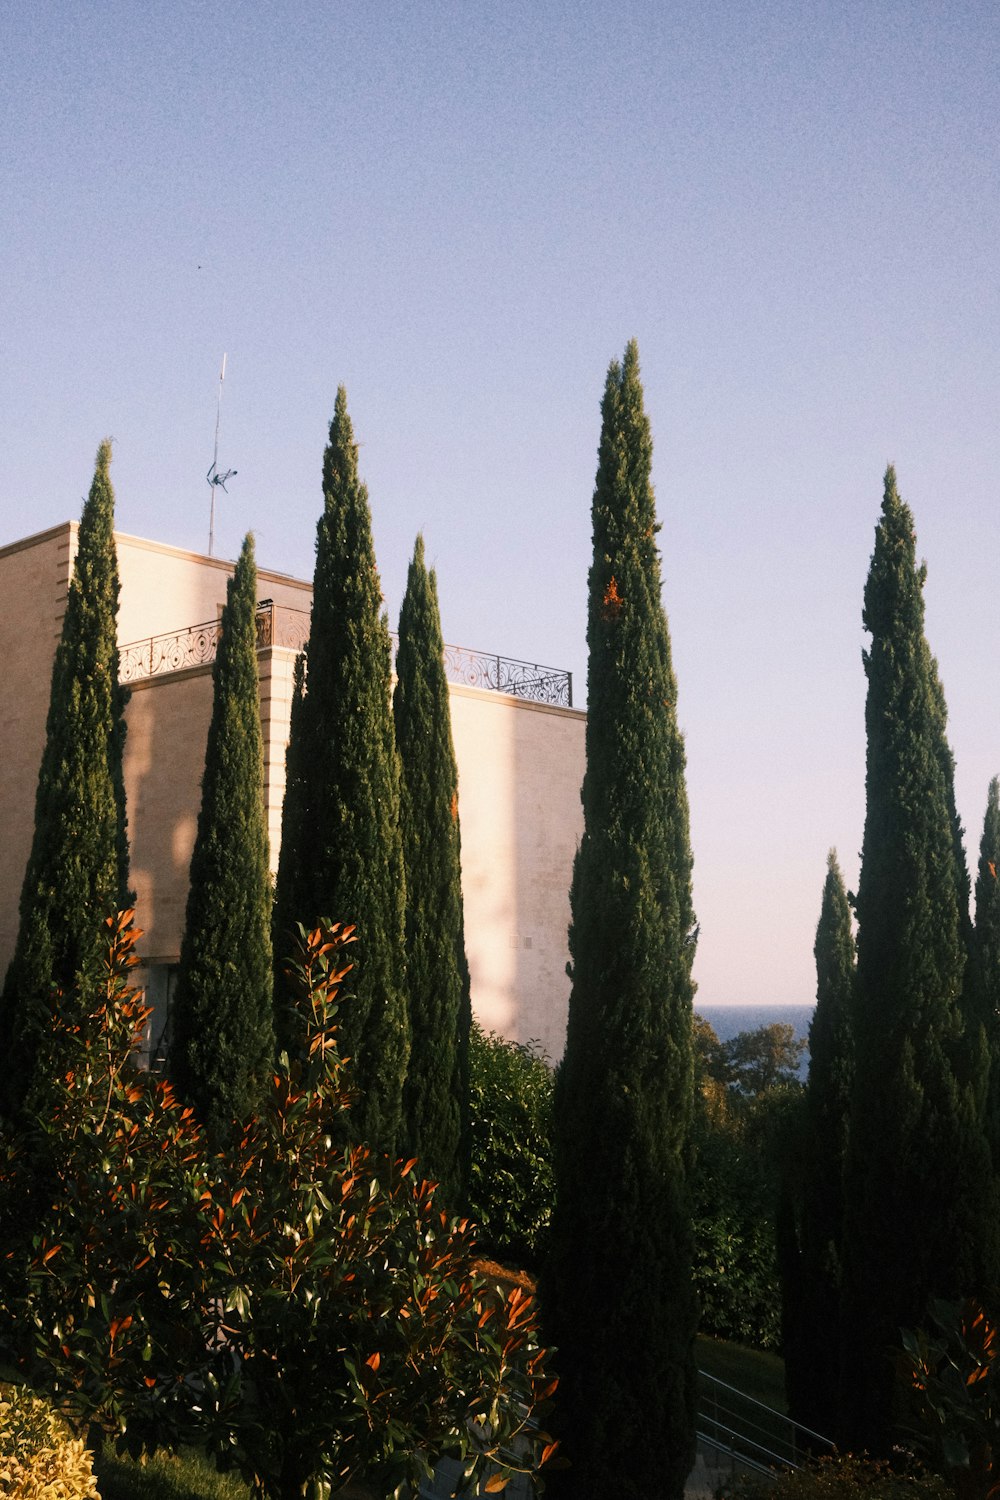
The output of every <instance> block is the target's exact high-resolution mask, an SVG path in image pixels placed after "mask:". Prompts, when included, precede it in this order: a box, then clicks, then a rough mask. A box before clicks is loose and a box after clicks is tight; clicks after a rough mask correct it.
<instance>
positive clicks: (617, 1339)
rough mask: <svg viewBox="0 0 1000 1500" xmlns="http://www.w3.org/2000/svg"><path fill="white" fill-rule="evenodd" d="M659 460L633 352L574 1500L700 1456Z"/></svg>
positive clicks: (665, 1483)
mask: <svg viewBox="0 0 1000 1500" xmlns="http://www.w3.org/2000/svg"><path fill="white" fill-rule="evenodd" d="M651 465H652V439H651V436H650V429H649V422H648V420H647V418H646V415H645V412H644V409H643V393H642V386H641V383H640V379H639V356H638V350H637V348H636V345H635V342H634V341H633V342H631V343H629V345H628V347H627V348H626V350H625V358H624V361H623V363H622V364H621V365H619V364H618V362H617V361H615V362H613V363H612V365H611V367H610V369H609V371H608V378H607V384H606V386H605V391H604V399H603V403H602V428H601V439H600V447H599V457H598V468H597V479H596V485H595V490H594V499H593V529H594V554H593V563H592V566H591V569H590V579H589V607H588V626H587V641H588V649H589V665H588V694H589V702H588V716H587V765H586V773H585V777H584V783H583V792H582V800H583V811H584V831H583V839H582V842H581V845H580V848H579V851H578V853H577V858H576V863H575V866H574V871H573V882H572V889H571V911H572V921H571V927H570V955H571V968H570V973H571V977H572V991H571V995H570V1003H569V1023H568V1030H567V1038H566V1052H565V1056H564V1058H563V1062H562V1065H561V1068H560V1070H559V1074H558V1080H557V1085H556V1095H555V1120H554V1154H555V1177H556V1202H555V1210H554V1215H553V1223H552V1252H551V1257H550V1264H549V1267H548V1271H547V1274H546V1277H545V1280H544V1286H543V1298H544V1300H543V1306H544V1308H545V1313H546V1319H547V1323H548V1334H549V1336H550V1337H551V1340H552V1342H553V1343H554V1344H555V1345H556V1347H557V1349H558V1354H557V1356H556V1365H557V1372H558V1373H559V1375H560V1386H559V1391H558V1394H557V1403H558V1405H557V1412H556V1418H557V1422H556V1428H557V1431H558V1433H559V1436H560V1437H561V1438H562V1439H563V1442H564V1452H565V1454H566V1457H567V1458H568V1459H569V1460H570V1463H571V1464H572V1468H571V1469H570V1470H568V1471H567V1474H566V1476H565V1480H564V1485H565V1490H566V1492H567V1493H571V1494H572V1495H573V1496H574V1497H580V1500H588V1497H598V1496H602V1497H603V1496H605V1495H610V1494H614V1495H616V1496H619V1497H623V1500H639V1497H642V1500H648V1497H649V1496H651V1495H667V1496H672V1495H678V1496H679V1495H680V1494H681V1493H682V1491H683V1488H684V1481H685V1478H686V1476H687V1474H688V1472H689V1470H690V1467H691V1463H692V1461H693V1456H694V1392H695V1385H694V1381H695V1371H694V1360H693V1339H694V1330H695V1316H696V1314H695V1299H694V1294H693V1289H692V1278H691V1233H690V1214H689V1208H688V1195H687V1185H686V1180H685V1157H686V1151H687V1145H688V1132H689V1123H690V1118H691V1111H692V1105H693V1048H692V1010H691V1001H692V994H693V984H692V980H691V964H692V959H693V956H694V936H695V923H694V913H693V909H692V900H691V849H690V842H689V835H688V807H687V794H686V790H685V783H684V765H685V757H684V747H683V741H682V738H681V734H680V731H679V729H678V725H677V712H676V701H677V691H676V683H675V679H674V672H673V666H672V662H671V651H670V640H669V635H668V630H667V621H666V616H665V614H664V611H663V606H662V603H661V598H660V562H659V554H658V551H657V547H656V543H655V540H654V536H655V532H656V531H657V529H658V528H657V523H656V517H655V508H654V499H653V487H652V483H651V479H650V473H651Z"/></svg>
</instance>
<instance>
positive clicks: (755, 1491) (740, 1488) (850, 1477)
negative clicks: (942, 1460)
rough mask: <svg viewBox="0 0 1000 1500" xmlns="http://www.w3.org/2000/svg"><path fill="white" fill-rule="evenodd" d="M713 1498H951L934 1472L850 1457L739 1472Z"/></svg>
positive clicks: (781, 1499)
mask: <svg viewBox="0 0 1000 1500" xmlns="http://www.w3.org/2000/svg"><path fill="white" fill-rule="evenodd" d="M716 1494H717V1496H718V1500H950V1492H949V1490H948V1487H947V1485H946V1484H945V1483H944V1481H943V1480H941V1479H940V1478H938V1476H937V1475H936V1474H928V1473H927V1472H926V1471H924V1470H921V1469H914V1468H904V1469H902V1470H901V1469H898V1468H893V1467H892V1465H891V1464H888V1463H885V1462H883V1461H881V1460H879V1461H875V1460H872V1459H868V1458H858V1457H855V1456H854V1455H853V1454H851V1453H843V1454H836V1455H835V1456H833V1457H831V1458H817V1459H813V1460H812V1461H811V1462H809V1463H807V1464H805V1465H804V1466H803V1467H802V1468H801V1469H786V1470H784V1471H783V1472H782V1473H780V1474H778V1475H777V1476H773V1475H766V1476H765V1475H756V1474H740V1475H737V1476H735V1477H734V1478H733V1479H730V1480H728V1481H726V1482H725V1483H723V1484H722V1485H720V1486H719V1489H718V1490H717V1491H716Z"/></svg>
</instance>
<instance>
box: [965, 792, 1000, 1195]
mask: <svg viewBox="0 0 1000 1500" xmlns="http://www.w3.org/2000/svg"><path fill="white" fill-rule="evenodd" d="M998 876H1000V782H998V781H997V778H996V777H995V776H994V778H993V780H992V781H991V782H990V789H989V795H988V797H987V803H986V816H985V818H984V819H983V836H982V839H981V840H980V845H979V866H978V869H977V871H976V924H975V930H974V933H973V938H972V952H971V954H970V963H969V984H968V986H967V994H968V1002H967V1004H968V1010H969V1017H970V1021H971V1023H972V1024H973V1025H976V1024H978V1025H979V1026H981V1027H982V1033H983V1037H984V1042H985V1046H986V1048H987V1049H988V1054H989V1058H990V1063H989V1068H988V1074H987V1091H986V1098H985V1100H984V1103H983V1116H984V1125H985V1130H986V1137H987V1140H988V1141H989V1145H990V1152H991V1155H992V1159H993V1169H994V1172H997V1171H998V1170H1000V878H998Z"/></svg>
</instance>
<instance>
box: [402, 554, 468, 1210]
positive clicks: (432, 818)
mask: <svg viewBox="0 0 1000 1500" xmlns="http://www.w3.org/2000/svg"><path fill="white" fill-rule="evenodd" d="M393 716H394V719H395V725H396V745H397V747H398V749H399V761H400V769H401V780H400V792H401V821H402V830H403V865H404V869H405V874H406V988H407V995H408V999H409V1007H410V1063H409V1072H408V1074H407V1079H406V1088H405V1092H404V1096H403V1106H404V1115H405V1125H404V1134H405V1140H406V1145H407V1149H408V1150H411V1151H414V1152H416V1154H417V1155H418V1156H419V1157H420V1160H421V1164H422V1166H423V1169H424V1171H425V1172H428V1173H429V1174H430V1175H431V1176H433V1177H437V1178H438V1179H439V1180H440V1182H441V1187H442V1191H443V1193H444V1196H445V1198H446V1200H447V1201H448V1202H449V1203H458V1202H459V1201H461V1199H462V1197H463V1179H464V1178H465V1177H466V1176H467V1172H466V1171H465V1170H463V1160H462V1155H463V1145H464V1144H465V1143H467V1142H468V1136H469V1119H468V1112H469V1103H468V1100H469V1027H470V1025H471V1021H472V1004H471V999H470V993H469V966H468V963H467V962H466V957H465V922H464V916H463V908H462V852H461V834H460V831H459V822H458V768H457V766H456V764H455V749H454V746H453V744H452V738H451V709H450V706H449V699H448V681H447V678H446V677H445V670H444V643H443V641H442V638H441V618H440V612H439V610H438V598H437V582H436V580H435V577H434V573H433V571H432V572H430V573H428V571H427V568H426V566H425V564H424V540H423V537H421V536H418V537H417V542H416V547H415V549H414V553H413V561H412V562H411V563H410V570H409V574H408V576H407V580H406V594H405V595H404V598H403V606H402V609H401V610H400V615H399V651H398V653H397V657H396V688H395V692H394V694H393Z"/></svg>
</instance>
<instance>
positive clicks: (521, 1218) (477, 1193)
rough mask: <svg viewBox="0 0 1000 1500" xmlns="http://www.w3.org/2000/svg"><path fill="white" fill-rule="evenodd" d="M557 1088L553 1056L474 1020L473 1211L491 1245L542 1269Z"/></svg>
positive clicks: (519, 1262)
mask: <svg viewBox="0 0 1000 1500" xmlns="http://www.w3.org/2000/svg"><path fill="white" fill-rule="evenodd" d="M552 1086H553V1074H552V1069H551V1068H550V1066H549V1063H548V1059H547V1058H546V1057H545V1055H544V1053H542V1052H540V1051H539V1050H538V1048H537V1046H536V1045H535V1044H534V1043H531V1042H529V1043H523V1042H510V1041H507V1040H506V1038H505V1037H502V1036H498V1035H497V1034H496V1032H494V1031H490V1032H484V1031H483V1030H482V1029H481V1028H480V1027H479V1026H477V1025H476V1023H475V1022H473V1025H472V1035H471V1037H470V1040H469V1090H470V1105H469V1115H470V1123H469V1128H470V1135H471V1147H472V1164H471V1171H470V1179H469V1211H470V1214H471V1216H472V1218H473V1219H474V1220H475V1222H476V1224H477V1225H478V1227H479V1238H480V1242H481V1244H482V1245H483V1246H484V1247H485V1248H487V1249H489V1250H490V1251H491V1252H492V1253H493V1254H495V1255H498V1256H500V1257H501V1258H502V1259H506V1260H508V1261H512V1262H514V1263H515V1264H517V1265H520V1266H531V1267H533V1268H536V1269H537V1267H538V1266H539V1265H540V1263H541V1261H542V1259H543V1257H544V1250H545V1243H546V1236H547V1234H548V1227H549V1219H550V1217H551V1213H552V1198H553V1193H554V1184H553V1177H552Z"/></svg>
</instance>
